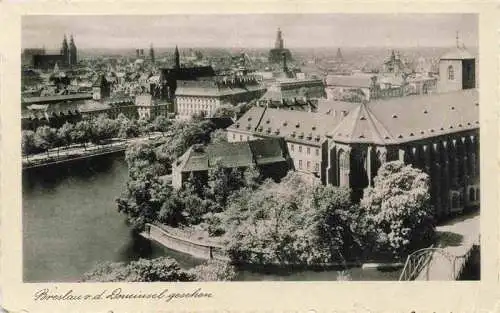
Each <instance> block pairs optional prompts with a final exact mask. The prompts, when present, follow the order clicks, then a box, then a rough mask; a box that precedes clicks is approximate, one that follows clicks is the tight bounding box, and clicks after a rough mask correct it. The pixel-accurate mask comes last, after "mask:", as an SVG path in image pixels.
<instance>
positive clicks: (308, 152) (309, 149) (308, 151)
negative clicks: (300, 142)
mask: <svg viewBox="0 0 500 313" xmlns="http://www.w3.org/2000/svg"><path fill="white" fill-rule="evenodd" d="M309 154H311V148H309V147H307V155H309Z"/></svg>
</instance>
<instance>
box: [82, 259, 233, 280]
mask: <svg viewBox="0 0 500 313" xmlns="http://www.w3.org/2000/svg"><path fill="white" fill-rule="evenodd" d="M235 277H236V271H235V268H234V267H233V266H231V265H229V264H228V263H227V262H223V261H216V260H210V261H208V262H206V263H204V264H200V265H198V266H196V267H194V268H192V269H190V270H183V269H182V268H181V267H180V266H179V263H178V262H177V261H176V260H175V259H172V258H170V257H159V258H155V259H151V260H147V259H139V260H137V261H132V262H130V263H124V262H116V263H113V262H104V263H101V264H98V265H96V266H95V267H94V268H93V269H92V270H90V271H88V272H87V273H85V274H84V275H83V277H82V281H84V282H160V281H163V282H189V281H228V280H234V279H235Z"/></svg>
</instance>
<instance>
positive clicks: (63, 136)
mask: <svg viewBox="0 0 500 313" xmlns="http://www.w3.org/2000/svg"><path fill="white" fill-rule="evenodd" d="M74 129H75V127H74V126H73V124H71V123H68V122H66V123H64V124H63V126H61V127H60V128H59V129H58V130H57V136H58V137H59V139H60V141H61V144H62V145H65V146H66V147H69V146H70V145H71V144H72V143H73V137H72V134H73V131H74Z"/></svg>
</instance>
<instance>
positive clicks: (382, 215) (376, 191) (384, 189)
mask: <svg viewBox="0 0 500 313" xmlns="http://www.w3.org/2000/svg"><path fill="white" fill-rule="evenodd" d="M361 208H362V210H363V213H364V216H365V221H364V223H363V224H362V225H360V229H361V230H362V231H361V232H362V233H364V234H365V235H366V236H367V238H368V239H371V241H370V242H371V243H372V244H373V247H374V249H376V250H379V251H387V252H390V253H392V254H393V255H394V256H396V257H398V256H399V257H403V256H404V255H405V254H407V253H408V252H411V251H412V250H415V249H418V248H420V247H421V246H422V245H424V246H425V245H428V244H429V243H430V242H432V241H433V240H434V236H435V229H434V220H433V216H432V207H431V205H430V193H429V176H428V175H427V174H426V173H424V172H422V171H421V170H419V169H416V168H413V167H411V165H405V164H404V163H403V162H401V161H394V162H388V163H385V164H383V165H382V166H381V167H380V169H379V171H378V175H377V176H376V178H375V181H374V187H373V188H367V189H365V192H364V197H363V199H362V200H361Z"/></svg>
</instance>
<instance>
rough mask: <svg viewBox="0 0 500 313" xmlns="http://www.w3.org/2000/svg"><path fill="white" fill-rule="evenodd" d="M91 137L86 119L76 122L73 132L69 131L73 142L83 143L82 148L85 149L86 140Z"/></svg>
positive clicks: (89, 126)
mask: <svg viewBox="0 0 500 313" xmlns="http://www.w3.org/2000/svg"><path fill="white" fill-rule="evenodd" d="M90 137H91V125H90V123H89V122H88V121H80V122H78V123H76V125H75V127H74V130H73V132H72V133H71V138H72V140H73V142H76V143H79V144H81V145H83V148H84V149H85V150H87V142H88V141H89V140H90Z"/></svg>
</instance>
